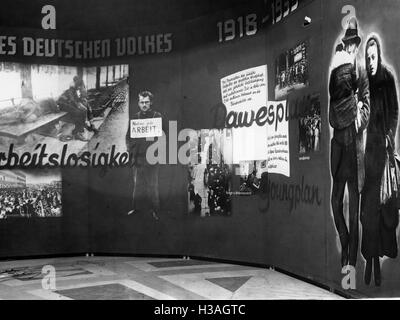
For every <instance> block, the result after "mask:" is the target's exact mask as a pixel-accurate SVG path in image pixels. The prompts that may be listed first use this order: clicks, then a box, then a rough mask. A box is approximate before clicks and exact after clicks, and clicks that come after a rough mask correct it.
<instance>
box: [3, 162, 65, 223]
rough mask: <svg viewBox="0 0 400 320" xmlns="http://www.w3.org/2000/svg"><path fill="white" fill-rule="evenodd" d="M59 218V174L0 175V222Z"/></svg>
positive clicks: (12, 172) (7, 172) (17, 172)
mask: <svg viewBox="0 0 400 320" xmlns="http://www.w3.org/2000/svg"><path fill="white" fill-rule="evenodd" d="M61 216H62V182H61V172H60V171H59V170H57V171H55V172H54V171H44V170H40V171H38V170H1V171H0V219H10V218H35V217H36V218H47V217H61Z"/></svg>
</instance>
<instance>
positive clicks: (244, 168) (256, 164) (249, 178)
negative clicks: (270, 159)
mask: <svg viewBox="0 0 400 320" xmlns="http://www.w3.org/2000/svg"><path fill="white" fill-rule="evenodd" d="M264 172H268V166H267V160H263V161H260V160H257V161H242V162H240V187H239V192H238V193H237V194H238V195H254V194H257V193H259V192H260V188H261V176H262V174H263V173H264Z"/></svg>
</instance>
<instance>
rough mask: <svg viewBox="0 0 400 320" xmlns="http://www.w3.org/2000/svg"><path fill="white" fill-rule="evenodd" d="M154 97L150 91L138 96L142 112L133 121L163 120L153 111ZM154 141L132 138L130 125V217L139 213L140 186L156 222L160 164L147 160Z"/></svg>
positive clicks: (127, 143)
mask: <svg viewBox="0 0 400 320" xmlns="http://www.w3.org/2000/svg"><path fill="white" fill-rule="evenodd" d="M153 99H154V96H153V94H152V93H151V92H150V91H142V92H140V93H139V96H138V106H139V109H140V111H139V112H138V113H136V114H134V115H133V117H132V119H149V118H162V115H161V113H159V112H157V111H155V110H153ZM153 143H154V141H147V140H146V138H134V139H133V138H131V136H130V125H129V127H128V132H127V134H126V146H127V150H128V152H129V153H130V154H132V156H133V159H134V168H133V182H134V186H133V205H132V210H130V211H129V212H128V215H132V214H135V213H137V205H138V201H139V200H140V199H139V198H138V186H143V187H144V188H145V194H146V196H147V198H148V199H150V201H151V205H152V208H151V210H152V211H151V213H152V216H153V218H154V219H155V220H159V219H160V218H159V216H158V213H159V210H160V197H159V190H158V173H159V165H158V164H149V163H148V161H147V159H146V152H147V148H148V147H149V146H150V145H151V144H153Z"/></svg>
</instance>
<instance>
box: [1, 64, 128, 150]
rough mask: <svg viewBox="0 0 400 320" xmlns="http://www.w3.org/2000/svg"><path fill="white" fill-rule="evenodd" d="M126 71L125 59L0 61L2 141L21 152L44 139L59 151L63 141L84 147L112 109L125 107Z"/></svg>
mask: <svg viewBox="0 0 400 320" xmlns="http://www.w3.org/2000/svg"><path fill="white" fill-rule="evenodd" d="M128 71H129V69H128V66H127V65H113V66H104V67H89V68H82V67H64V66H52V65H24V64H16V63H0V86H2V88H4V90H2V91H1V92H0V145H4V146H6V145H10V144H13V145H14V149H15V150H16V151H17V153H23V152H26V151H28V152H32V150H33V148H34V147H35V146H36V145H37V144H39V143H40V144H42V145H43V144H46V145H47V151H50V152H53V153H58V152H59V151H61V148H62V145H63V144H60V143H59V142H60V141H61V142H68V149H69V151H70V152H80V151H81V150H83V149H84V148H85V147H86V146H87V142H88V141H89V140H91V139H92V138H93V137H94V136H95V135H99V132H100V131H101V129H100V127H101V126H102V125H103V123H105V122H110V120H109V115H111V114H112V112H114V111H116V110H119V109H121V108H124V109H127V107H126V105H127V100H128V83H127V80H128ZM111 126H114V127H115V126H117V125H116V124H115V123H112V124H108V127H111ZM104 136H107V135H106V134H105V135H104ZM122 139H123V137H122ZM106 141H107V140H106Z"/></svg>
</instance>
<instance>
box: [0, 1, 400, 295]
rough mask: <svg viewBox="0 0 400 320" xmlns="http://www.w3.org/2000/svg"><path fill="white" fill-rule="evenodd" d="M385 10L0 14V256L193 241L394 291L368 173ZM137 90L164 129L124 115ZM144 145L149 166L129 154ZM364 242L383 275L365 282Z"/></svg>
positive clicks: (342, 5)
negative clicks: (70, 24) (23, 19)
mask: <svg viewBox="0 0 400 320" xmlns="http://www.w3.org/2000/svg"><path fill="white" fill-rule="evenodd" d="M381 7H382V4H381V3H379V4H378V3H377V2H376V1H372V0H371V1H370V0H365V1H363V2H362V3H361V2H360V1H350V2H349V1H341V0H339V1H329V2H328V1H322V0H310V1H307V0H304V1H300V0H297V1H296V0H290V1H277V0H267V1H254V2H253V3H251V4H246V5H243V4H241V5H240V4H239V2H238V5H235V6H233V5H232V7H231V8H230V9H224V10H216V11H214V12H213V13H209V12H203V15H201V16H199V17H195V15H190V16H189V17H185V15H184V14H183V15H182V16H179V17H176V19H173V20H171V21H170V22H168V23H166V24H165V25H155V24H154V23H153V24H149V25H146V26H144V25H143V26H140V27H134V28H123V27H121V26H120V24H116V25H115V26H116V27H115V26H114V25H113V26H114V27H115V28H114V29H113V28H111V27H110V25H111V23H108V25H107V24H106V25H107V27H108V28H104V30H96V28H94V27H93V26H92V25H90V23H89V22H87V25H85V23H82V24H81V30H86V31H85V32H82V31H71V29H73V28H67V30H69V31H68V32H66V31H65V30H64V31H62V30H61V28H59V29H60V30H58V29H57V31H55V30H43V29H35V27H34V25H33V22H32V25H30V24H26V25H24V27H28V28H29V29H21V28H19V27H18V26H15V25H11V26H9V27H7V28H6V27H4V28H2V29H3V31H2V34H3V35H4V37H3V38H2V41H3V44H4V45H3V46H2V47H1V48H2V51H1V57H2V64H1V71H0V83H2V85H1V86H2V87H7V88H8V89H7V90H4V92H2V93H1V96H0V115H1V118H2V119H3V120H1V119H0V139H1V140H0V142H1V146H2V147H1V152H3V154H2V156H0V164H1V166H2V169H3V170H2V171H1V173H0V185H1V186H2V189H1V190H2V191H1V192H2V195H1V197H2V198H1V201H2V202H1V203H2V207H1V210H2V211H1V214H2V218H3V219H0V243H1V245H0V256H1V257H3V258H6V257H21V256H34V255H47V254H77V253H85V252H94V253H104V254H161V255H187V256H198V257H206V258H214V259H226V260H232V261H242V262H250V263H257V264H263V265H272V266H275V267H277V268H280V269H282V270H286V271H288V272H291V273H293V274H296V275H299V276H302V277H305V278H309V279H311V280H314V281H316V282H319V283H321V284H324V285H327V286H329V287H331V288H334V289H339V290H343V291H345V290H347V289H348V290H349V293H353V294H356V293H357V294H362V295H364V296H369V297H382V296H399V295H400V272H399V270H400V268H399V262H398V259H397V258H396V257H397V241H398V228H397V225H398V210H397V209H396V208H395V204H393V203H392V201H391V200H389V201H388V202H387V203H386V204H385V205H380V203H381V200H380V197H381V190H380V188H379V185H380V178H381V176H382V173H381V172H383V170H384V166H385V156H384V155H385V154H386V151H385V150H386V147H385V139H386V135H387V136H388V138H389V139H388V140H390V141H392V143H394V144H395V147H396V148H397V147H398V145H399V141H398V135H396V132H397V131H398V130H397V123H398V121H397V110H398V94H397V90H398V83H397V71H398V70H399V68H400V65H399V62H398V61H397V59H396V57H397V56H398V53H399V52H398V51H399V48H400V45H399V43H398V40H397V37H395V32H396V31H395V30H396V26H395V21H396V14H397V13H398V12H399V10H400V4H398V3H397V1H394V0H393V1H391V0H386V1H385V10H381ZM218 9H222V8H218ZM96 12H97V11H95V12H94V13H93V14H94V15H95V14H96ZM124 14H125V13H123V12H120V15H121V17H120V18H121V19H122V18H123V17H126V16H124ZM97 15H98V16H99V17H100V16H102V11H101V10H98V12H97ZM125 15H126V14H125ZM83 20H84V17H83V16H82V21H83ZM115 20H117V19H115ZM349 22H350V24H349ZM78 26H79V24H78ZM77 29H78V30H79V28H77ZM106 30H108V31H106ZM115 30H117V31H115ZM371 37H375V39H376V40H374V41H372V42H373V43H371V41H369V40H370V38H371ZM56 39H57V40H56ZM343 40H344V41H343ZM348 41H350V43H351V41H353V43H355V47H356V50H357V52H356V56H355V61H357V63H356V65H357V68H353V69H351V66H352V64H351V63H349V62H348V61H350V60H348V59H350V58H349V57H350V54H346V53H345V52H346V50H347V49H348V47H349V45H348ZM367 43H368V45H367ZM377 43H378V44H377ZM378 47H379V48H380V49H379V50H378V49H377V48H378ZM342 49H343V50H342ZM341 50H342V51H341ZM337 51H339V52H337ZM351 61H354V60H351ZM374 63H375V64H374ZM346 68H347V69H346ZM375 71H376V73H375ZM75 76H76V78H75V82H74V80H73V79H74V77H75ZM79 79H82V80H83V83H84V87H82V83H79V81H80V80H79ZM78 87H79V88H80V90H79V94H78V97H73V96H71V95H73V92H75V91H73V90H72V89H71V88H75V89H76V88H78ZM68 90H70V91H68ZM144 90H148V91H151V92H152V93H153V94H154V100H153V109H154V110H155V111H157V112H159V113H160V114H161V116H162V126H160V124H159V123H158V122H157V120H154V118H158V117H159V115H158V114H157V116H155V114H154V113H153V115H152V116H150V118H151V119H147V120H146V119H141V118H140V115H139V116H138V112H139V106H138V94H139V93H140V92H142V91H144ZM68 99H70V100H68ZM74 99H75V100H76V99H81V100H80V101H81V102H82V101H84V102H85V103H87V104H86V106H87V105H90V106H91V110H90V112H89V113H88V114H89V115H87V117H88V118H89V119H91V122H92V123H93V125H94V126H95V127H96V128H97V129H98V131H95V132H94V131H93V130H92V131H90V130H88V129H87V128H86V129H85V130H83V128H84V126H85V123H83V122H82V114H81V113H79V107H76V108H77V110H75V109H74V110H73V109H71V108H70V107H68V106H69V105H71V103H72V102H73V101H72V102H71V100H74ZM65 101H67V102H66V105H65V104H64V103H65ZM68 103H69V104H68ZM82 103H83V102H82ZM85 103H83V104H84V105H85ZM81 111H82V110H81ZM86 111H87V110H86ZM86 111H85V112H86ZM153 116H154V118H153ZM341 118H343V119H341ZM86 125H87V123H86ZM161 128H162V129H163V131H164V135H163V136H161V137H158V138H157V139H156V140H154V141H146V142H145V141H144V140H145V138H143V137H146V136H148V137H150V136H154V134H152V132H153V131H152V130H154V132H155V131H157V130H160V129H161ZM334 128H335V129H334ZM334 131H335V132H334ZM82 132H83V133H84V134H85V135H86V136H85V137H84V138H86V139H81V138H82V137H80V135H79V134H80V133H82ZM132 136H135V137H142V138H140V139H139V140H138V139H133V138H132ZM82 140H89V141H82ZM137 141H140V142H137ZM127 144H128V145H129V146H131V147H132V145H134V146H135V147H133V148H128V149H127ZM138 146H139V147H138ZM143 146H150V148H151V149H150V150H151V152H150V153H149V152H148V157H147V159H146V161H147V162H149V161H150V162H151V161H153V162H157V163H158V164H152V165H147V164H146V163H138V162H135V165H134V166H132V165H131V163H130V160H131V157H132V155H133V154H135V159H136V160H137V159H138V157H139V158H140V152H141V151H143V149H141V148H142V147H143ZM44 147H45V148H44ZM138 150H139V151H138ZM136 152H139V156H138V153H136ZM24 154H25V155H24ZM149 154H150V156H149ZM35 155H36V156H35ZM139 162H140V161H139ZM375 164H376V165H375ZM363 167H364V169H365V170H362V168H363ZM374 168H375V169H374ZM377 168H378V169H377ZM379 168H380V169H379ZM380 170H381V171H380ZM333 176H334V177H335V178H332V177H333ZM135 177H136V178H135ZM157 181H158V183H157ZM157 184H158V186H157ZM134 190H136V191H135V195H134V197H135V207H136V209H137V213H135V214H131V215H128V214H127V213H128V212H129V211H130V210H131V209H132V208H133V206H134V204H133V193H134ZM157 192H158V193H159V203H157V195H156V194H157ZM382 201H383V200H382ZM155 207H156V208H157V207H158V208H157V209H158V210H157V214H158V216H159V219H158V220H157V219H155V218H154V217H153V216H152V214H151V211H152V208H155ZM332 208H333V209H332ZM342 210H343V215H342V214H341V212H342ZM334 212H335V215H334ZM335 217H336V218H335ZM341 217H342V218H341ZM335 221H336V223H335ZM347 230H350V232H348V231H347ZM339 235H340V236H339ZM357 238H358V240H357ZM342 247H343V248H346V249H345V250H346V251H345V254H344V255H343V254H342ZM346 253H348V259H347V260H348V261H347V260H346ZM378 256H381V258H380V260H379V261H380V266H381V273H382V281H381V285H380V286H375V285H374V281H373V280H372V281H371V284H370V285H366V284H365V283H364V269H365V266H366V261H367V260H368V259H373V257H378ZM343 259H344V260H346V261H344V262H345V263H344V265H347V262H348V263H349V264H350V265H351V266H347V267H345V268H344V269H342V260H343ZM354 265H355V267H352V266H354Z"/></svg>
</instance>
